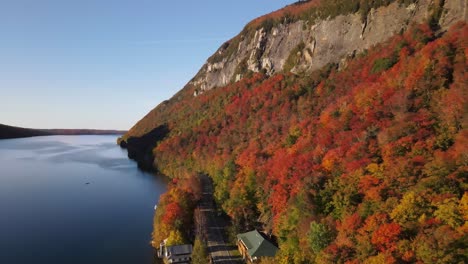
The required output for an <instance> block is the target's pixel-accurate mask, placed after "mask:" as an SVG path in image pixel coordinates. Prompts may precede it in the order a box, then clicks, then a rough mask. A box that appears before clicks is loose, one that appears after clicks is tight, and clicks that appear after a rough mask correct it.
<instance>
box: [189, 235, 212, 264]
mask: <svg viewBox="0 0 468 264" xmlns="http://www.w3.org/2000/svg"><path fill="white" fill-rule="evenodd" d="M208 262H209V261H208V253H207V250H206V246H205V243H203V242H202V241H201V240H200V239H198V238H197V239H195V242H194V245H193V253H192V263H193V264H206V263H208Z"/></svg>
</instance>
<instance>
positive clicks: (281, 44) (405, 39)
mask: <svg viewBox="0 0 468 264" xmlns="http://www.w3.org/2000/svg"><path fill="white" fill-rule="evenodd" d="M466 11H467V1H466V0H451V1H450V0H447V1H442V0H436V1H432V0H419V1H413V0H402V1H392V0H379V1H370V0H369V1H367V0H360V1H357V0H356V1H354V0H332V1H301V2H298V3H296V4H293V5H290V6H287V7H285V8H284V9H281V10H278V11H276V12H273V13H271V14H269V15H266V16H263V17H260V18H258V19H256V20H254V21H252V22H251V23H249V24H248V25H247V26H246V27H245V28H244V30H243V31H242V32H241V33H240V34H239V35H238V36H236V37H234V38H233V39H231V40H229V41H228V42H226V43H225V44H223V45H222V46H221V47H220V49H219V50H218V51H217V52H216V53H215V54H214V55H213V56H211V57H210V58H209V59H208V61H207V62H206V64H205V65H204V66H203V67H202V69H201V70H200V71H199V72H198V74H197V75H196V76H195V77H194V78H193V79H192V80H191V81H190V82H189V83H188V84H187V85H186V86H185V87H184V88H183V89H182V90H181V91H180V92H178V93H177V94H176V95H174V96H173V97H172V98H171V99H170V100H168V101H165V102H163V103H161V104H160V105H158V106H157V107H156V108H155V109H153V110H152V111H151V112H150V113H148V114H147V115H146V116H145V117H144V118H143V119H142V120H140V121H139V122H138V123H137V124H135V126H133V127H132V128H131V129H130V130H129V132H128V133H126V134H125V135H124V136H123V137H122V138H121V139H119V143H120V144H121V146H125V147H128V148H131V149H132V152H133V153H134V155H133V157H134V158H136V159H137V160H140V161H141V160H142V159H144V161H146V162H147V161H148V160H149V161H152V166H153V167H154V168H156V169H158V170H159V171H161V172H162V173H164V174H166V175H168V176H169V177H174V178H179V179H182V178H188V177H189V176H190V175H193V174H195V173H199V172H201V173H205V174H208V175H209V176H210V177H211V178H212V180H213V182H214V185H215V198H216V202H217V203H218V204H219V205H220V206H221V207H222V209H223V210H224V212H226V213H227V215H228V216H229V217H230V218H231V220H232V223H233V228H232V230H231V231H232V232H233V233H236V232H244V231H248V230H251V229H252V228H258V229H262V230H264V231H265V232H266V233H268V234H271V235H272V237H273V238H275V239H276V240H277V242H278V245H279V248H280V251H279V253H278V254H277V256H276V258H275V260H274V261H273V262H268V260H264V261H263V263H345V262H346V263H414V262H419V263H463V262H465V260H466V258H467V256H466V250H465V247H466V246H465V245H466V237H467V235H466V234H467V232H468V224H467V220H468V192H467V182H466V179H467V176H468V173H467V171H468V170H467V168H468V167H467V166H468V155H467V153H468V129H467V125H468V122H467V121H468V120H467V118H468V113H467V112H468V103H467V100H468V89H467V88H468V86H467V84H468V74H467V72H468V71H467V69H468V63H467V57H468V52H467V50H468V38H467V36H468V26H467V24H466V20H467V14H466ZM176 205H177V204H175V205H173V204H171V206H173V207H174V208H180V206H179V207H176ZM158 208H159V207H158ZM179 211H181V210H178V211H177V210H175V209H174V210H167V213H164V212H159V213H158V215H157V217H161V218H162V219H177V212H179ZM169 214H170V215H169ZM177 228H181V227H180V226H179V227H177ZM156 242H157V243H158V241H156Z"/></svg>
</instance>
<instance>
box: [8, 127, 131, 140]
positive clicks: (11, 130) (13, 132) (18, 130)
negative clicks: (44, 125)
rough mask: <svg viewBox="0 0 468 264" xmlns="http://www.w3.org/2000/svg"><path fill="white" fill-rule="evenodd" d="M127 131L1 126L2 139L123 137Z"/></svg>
mask: <svg viewBox="0 0 468 264" xmlns="http://www.w3.org/2000/svg"><path fill="white" fill-rule="evenodd" d="M125 132H126V131H121V130H99V129H32V128H22V127H14V126H7V125H3V124H0V139H9V138H24V137H36V136H52V135H121V134H124V133H125Z"/></svg>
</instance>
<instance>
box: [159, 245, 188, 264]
mask: <svg viewBox="0 0 468 264" xmlns="http://www.w3.org/2000/svg"><path fill="white" fill-rule="evenodd" d="M164 258H166V259H167V261H168V262H169V263H180V264H182V263H190V261H191V259H192V245H177V246H169V247H166V248H165V251H164Z"/></svg>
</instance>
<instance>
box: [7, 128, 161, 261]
mask: <svg viewBox="0 0 468 264" xmlns="http://www.w3.org/2000/svg"><path fill="white" fill-rule="evenodd" d="M115 142H116V136H50V137H34V138H26V139H12V140H0V263H4V264H22V263H47V264H64V263H83V264H84V263H86V264H94V263H99V264H103V263H113V264H115V263H136V264H138V263H143V264H144V263H154V261H153V259H154V257H153V250H152V248H151V247H150V245H149V241H150V238H151V232H152V221H153V214H154V205H155V204H156V203H157V201H158V199H159V195H160V194H161V193H163V192H164V191H165V190H166V183H165V180H164V178H162V177H158V176H154V175H151V174H148V173H144V172H142V171H139V170H138V169H137V166H136V164H135V163H134V162H133V161H130V160H129V159H127V152H126V151H125V150H122V149H120V147H118V146H117V145H116V143H115Z"/></svg>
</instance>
